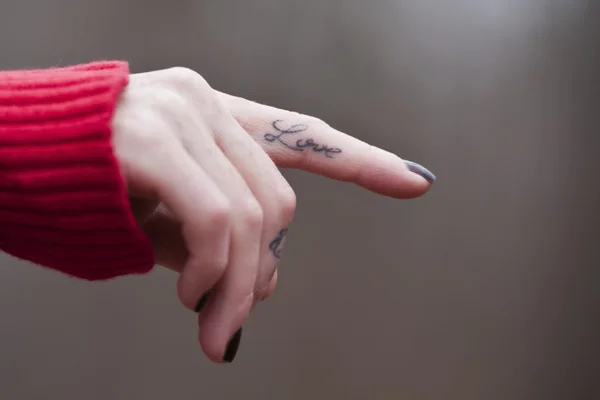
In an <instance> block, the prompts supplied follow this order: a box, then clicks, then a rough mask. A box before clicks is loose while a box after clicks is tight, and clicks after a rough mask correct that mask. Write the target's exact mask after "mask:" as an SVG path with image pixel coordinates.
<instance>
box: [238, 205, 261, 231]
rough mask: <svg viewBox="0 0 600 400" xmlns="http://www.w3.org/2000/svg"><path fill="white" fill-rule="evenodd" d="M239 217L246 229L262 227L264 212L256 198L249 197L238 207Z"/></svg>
mask: <svg viewBox="0 0 600 400" xmlns="http://www.w3.org/2000/svg"><path fill="white" fill-rule="evenodd" d="M240 219H241V221H242V223H243V225H244V226H245V228H246V229H250V230H254V229H260V228H262V224H263V219H264V213H263V210H262V208H261V206H260V204H259V203H258V201H257V200H256V199H254V198H251V199H248V200H246V201H245V202H244V206H243V207H241V209H240Z"/></svg>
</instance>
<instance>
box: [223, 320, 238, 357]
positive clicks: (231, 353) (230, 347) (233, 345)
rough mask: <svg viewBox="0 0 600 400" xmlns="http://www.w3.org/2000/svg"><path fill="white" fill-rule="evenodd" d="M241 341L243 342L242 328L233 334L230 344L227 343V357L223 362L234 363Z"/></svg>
mask: <svg viewBox="0 0 600 400" xmlns="http://www.w3.org/2000/svg"><path fill="white" fill-rule="evenodd" d="M240 340H242V328H240V329H238V331H237V332H236V333H234V334H233V336H232V337H231V339H229V343H227V349H226V350H225V355H224V356H223V361H225V362H228V363H230V362H232V361H233V359H234V358H235V355H236V354H237V351H238V348H239V347H240Z"/></svg>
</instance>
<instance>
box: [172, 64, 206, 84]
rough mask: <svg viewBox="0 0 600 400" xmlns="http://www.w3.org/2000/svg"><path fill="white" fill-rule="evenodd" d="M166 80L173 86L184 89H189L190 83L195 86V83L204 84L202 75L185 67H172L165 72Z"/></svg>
mask: <svg viewBox="0 0 600 400" xmlns="http://www.w3.org/2000/svg"><path fill="white" fill-rule="evenodd" d="M166 73H167V77H168V78H167V80H168V81H169V82H171V83H173V84H177V85H183V86H184V87H189V85H190V84H191V83H194V84H196V82H198V81H199V82H202V81H204V82H206V81H205V80H204V78H202V75H200V74H199V73H197V72H196V71H194V70H193V69H191V68H186V67H172V68H169V69H168V70H166Z"/></svg>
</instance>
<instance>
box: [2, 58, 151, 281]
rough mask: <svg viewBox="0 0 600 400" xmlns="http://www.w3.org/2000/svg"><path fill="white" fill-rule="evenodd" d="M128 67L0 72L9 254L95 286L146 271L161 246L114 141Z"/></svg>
mask: <svg viewBox="0 0 600 400" xmlns="http://www.w3.org/2000/svg"><path fill="white" fill-rule="evenodd" d="M128 77H129V70H128V65H127V64H126V63H123V62H102V63H93V64H87V65H80V66H74V67H68V68H55V69H47V70H35V71H7V72H0V249H1V250H3V251H5V252H6V253H9V254H11V255H13V256H15V257H18V258H21V259H25V260H28V261H31V262H34V263H36V264H40V265H43V266H46V267H50V268H53V269H56V270H59V271H62V272H64V273H66V274H69V275H72V276H75V277H79V278H84V279H89V280H98V279H108V278H113V277H117V276H120V275H124V274H132V273H144V272H147V271H149V270H150V269H151V268H152V266H153V265H154V256H153V251H152V247H151V245H150V242H149V240H148V238H147V237H146V235H145V234H144V233H143V232H142V231H141V229H140V228H139V227H138V225H137V223H136V221H135V218H134V217H133V213H132V212H131V209H130V205H129V201H128V198H127V190H126V187H125V182H124V180H123V178H122V176H121V172H120V168H119V165H118V162H117V159H116V158H115V156H114V153H113V149H112V142H111V133H112V131H111V119H112V116H113V113H114V109H115V106H116V102H117V99H118V97H119V94H120V93H121V91H122V90H123V88H124V87H125V86H126V85H127V83H128Z"/></svg>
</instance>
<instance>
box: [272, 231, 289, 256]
mask: <svg viewBox="0 0 600 400" xmlns="http://www.w3.org/2000/svg"><path fill="white" fill-rule="evenodd" d="M287 232H288V230H287V228H286V229H282V230H280V231H279V233H278V234H277V237H276V238H275V239H273V240H271V243H269V250H271V253H272V254H273V256H274V257H275V258H281V253H282V252H283V244H284V242H285V237H286V236H287Z"/></svg>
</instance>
